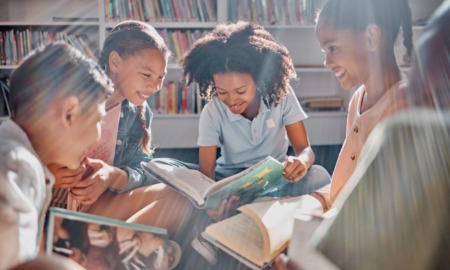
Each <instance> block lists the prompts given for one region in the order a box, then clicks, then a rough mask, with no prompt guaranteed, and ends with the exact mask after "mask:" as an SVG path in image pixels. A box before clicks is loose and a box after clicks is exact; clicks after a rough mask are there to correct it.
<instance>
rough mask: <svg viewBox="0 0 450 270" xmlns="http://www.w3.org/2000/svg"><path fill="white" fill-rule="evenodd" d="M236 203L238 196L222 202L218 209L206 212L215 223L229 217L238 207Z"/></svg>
mask: <svg viewBox="0 0 450 270" xmlns="http://www.w3.org/2000/svg"><path fill="white" fill-rule="evenodd" d="M238 201H239V196H237V195H233V196H231V197H230V198H229V199H228V200H226V199H225V200H223V201H222V204H221V205H220V207H219V208H217V209H208V210H206V212H207V213H208V215H209V217H210V218H212V219H213V220H215V221H219V220H222V219H225V218H228V217H231V216H232V215H233V213H234V212H235V211H236V208H237V207H238Z"/></svg>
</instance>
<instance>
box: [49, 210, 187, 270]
mask: <svg viewBox="0 0 450 270" xmlns="http://www.w3.org/2000/svg"><path fill="white" fill-rule="evenodd" d="M45 253H46V254H53V253H56V254H59V255H62V256H65V257H68V258H70V259H72V260H73V261H75V262H77V263H78V264H80V265H81V266H83V267H84V268H86V269H136V270H137V269H173V268H175V266H176V265H177V264H178V262H179V261H180V259H181V253H182V251H181V248H180V246H179V245H178V244H177V243H176V242H174V241H172V240H168V236H167V230H166V229H163V228H157V227H152V226H146V225H141V224H134V223H127V222H124V221H121V220H116V219H111V218H105V217H101V216H97V215H91V214H86V213H81V212H75V211H69V210H65V209H62V208H54V207H52V208H50V211H49V214H48V223H47V232H46V239H45Z"/></svg>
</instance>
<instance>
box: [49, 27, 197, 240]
mask: <svg viewBox="0 0 450 270" xmlns="http://www.w3.org/2000/svg"><path fill="white" fill-rule="evenodd" d="M169 56H170V51H169V50H168V48H167V46H166V44H165V43H164V41H163V39H162V38H161V36H160V35H159V34H158V33H157V32H156V30H155V29H154V28H153V27H151V26H150V25H148V24H146V23H142V22H139V21H125V22H122V23H119V24H117V25H116V26H115V27H114V28H113V29H112V30H111V32H110V33H109V35H108V36H107V37H106V39H105V42H104V44H103V49H102V51H101V53H100V58H99V64H100V66H101V67H103V68H104V69H105V71H106V73H107V74H108V76H109V77H110V78H111V80H112V81H113V83H114V92H113V94H112V96H111V98H110V99H108V102H107V104H106V108H107V116H106V118H105V124H104V126H105V132H104V134H102V138H101V139H100V142H99V143H98V144H96V145H95V147H94V148H92V149H90V151H89V153H88V155H87V156H88V157H89V158H88V159H87V160H86V166H87V169H85V168H84V167H82V166H81V167H79V168H77V169H76V170H69V169H67V168H63V167H61V166H58V165H54V166H52V169H53V170H54V171H55V174H56V180H57V183H58V181H59V180H60V181H61V182H62V183H63V184H65V183H68V184H65V185H60V187H62V188H70V196H71V197H72V198H73V199H74V200H75V201H76V202H77V203H79V204H82V205H84V206H83V208H82V209H81V210H82V211H85V212H88V213H92V214H97V215H100V216H106V217H110V218H116V219H120V220H126V221H130V222H136V223H143V224H147V225H152V226H158V227H163V228H167V229H168V230H169V233H171V234H172V233H174V232H175V231H177V230H178V229H179V228H181V227H183V226H184V224H185V221H187V218H188V217H189V213H190V209H191V205H190V204H189V203H187V199H186V198H185V197H184V196H182V195H180V194H178V193H177V192H175V191H173V190H171V189H170V188H168V187H167V186H165V185H163V184H156V185H152V186H150V185H151V184H154V183H155V182H152V181H151V179H149V178H147V177H146V175H145V174H144V172H143V171H142V169H141V167H140V163H141V162H148V161H150V159H151V154H152V150H151V149H150V148H149V147H150V142H151V139H150V134H151V133H150V123H151V119H152V112H151V111H150V109H149V107H148V105H147V102H146V100H147V98H148V97H149V96H151V95H152V94H153V93H155V92H157V91H159V90H160V89H161V85H162V83H163V81H164V77H165V75H166V72H167V61H168V58H169ZM89 170H90V171H89ZM83 174H84V175H85V176H84V177H86V179H83V181H80V180H81V179H82V177H83ZM86 175H87V176H86ZM144 186H148V187H144ZM139 187H143V188H139ZM137 188H139V189H137ZM54 199H55V201H58V198H54ZM66 200H67V199H66V197H65V196H63V197H62V201H63V202H65V201H66ZM59 201H60V202H61V199H59ZM63 207H65V205H63ZM162 213H170V214H162ZM183 217H184V219H183Z"/></svg>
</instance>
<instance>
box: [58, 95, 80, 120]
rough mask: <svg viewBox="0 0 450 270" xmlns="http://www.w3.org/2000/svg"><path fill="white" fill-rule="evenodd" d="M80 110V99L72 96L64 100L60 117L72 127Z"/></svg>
mask: <svg viewBox="0 0 450 270" xmlns="http://www.w3.org/2000/svg"><path fill="white" fill-rule="evenodd" d="M80 112H81V107H80V101H79V99H78V98H77V97H75V96H70V97H66V98H64V99H63V100H62V106H61V115H60V118H61V120H62V123H63V125H64V126H65V127H67V128H70V127H72V126H73V125H74V122H75V120H76V119H77V117H78V116H79V115H80Z"/></svg>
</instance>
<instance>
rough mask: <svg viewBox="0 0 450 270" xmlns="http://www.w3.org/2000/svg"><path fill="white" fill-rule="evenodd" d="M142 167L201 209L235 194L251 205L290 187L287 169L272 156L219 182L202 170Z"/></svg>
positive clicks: (152, 163)
mask: <svg viewBox="0 0 450 270" xmlns="http://www.w3.org/2000/svg"><path fill="white" fill-rule="evenodd" d="M141 166H142V168H143V170H144V171H145V172H146V173H147V174H148V176H150V177H152V178H153V179H155V180H157V181H160V182H162V183H164V184H166V185H168V186H169V187H171V188H173V189H174V190H176V191H178V192H180V193H181V194H183V195H185V196H186V197H187V198H189V199H190V200H191V201H192V203H193V204H194V206H196V207H197V208H210V209H216V208H218V207H219V206H220V204H221V203H222V201H223V200H224V199H228V198H229V197H231V196H232V195H234V194H236V195H238V196H239V202H240V204H243V203H247V202H251V201H252V200H254V199H256V198H258V197H261V196H265V195H266V194H267V193H269V192H271V191H274V190H275V189H276V188H279V187H281V186H283V185H285V184H286V183H288V181H287V180H286V179H285V178H284V176H283V175H282V171H283V169H284V165H283V164H281V163H280V162H279V161H278V160H276V159H274V158H273V157H270V156H268V157H266V158H265V159H263V160H261V161H259V162H258V163H256V164H254V165H253V166H251V167H250V168H247V169H246V170H244V171H242V172H240V173H238V174H235V175H232V176H230V177H227V178H225V179H222V180H220V181H217V182H215V181H214V180H212V179H210V178H208V177H207V176H206V175H204V174H202V173H201V172H199V171H198V170H192V169H188V168H184V167H175V166H171V165H169V164H164V163H160V162H157V161H156V162H155V161H150V162H148V163H144V162H143V163H141Z"/></svg>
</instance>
